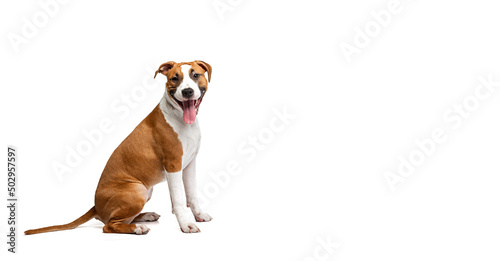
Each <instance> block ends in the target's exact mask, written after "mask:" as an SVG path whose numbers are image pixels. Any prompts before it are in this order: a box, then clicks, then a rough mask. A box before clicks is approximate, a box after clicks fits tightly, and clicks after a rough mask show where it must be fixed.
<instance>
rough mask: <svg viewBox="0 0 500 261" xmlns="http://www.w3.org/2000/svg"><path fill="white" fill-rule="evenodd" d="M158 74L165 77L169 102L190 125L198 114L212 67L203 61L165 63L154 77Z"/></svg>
mask: <svg viewBox="0 0 500 261" xmlns="http://www.w3.org/2000/svg"><path fill="white" fill-rule="evenodd" d="M205 72H206V73H207V75H208V81H207V79H206V78H205ZM158 73H161V74H163V75H165V76H166V77H167V83H166V86H167V94H168V96H169V97H170V99H169V102H170V103H171V104H173V105H174V107H175V108H176V109H178V110H181V111H182V113H183V119H184V122H186V123H187V124H192V123H193V122H194V121H195V119H196V115H197V114H198V109H199V107H200V104H201V100H202V99H203V96H204V95H205V93H206V92H207V89H208V82H210V77H211V75H212V67H211V66H210V65H209V64H208V63H206V62H203V61H194V62H184V63H176V62H167V63H164V64H162V65H160V67H159V68H158V70H157V71H156V73H155V77H156V75H157V74H158Z"/></svg>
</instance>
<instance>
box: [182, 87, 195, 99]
mask: <svg viewBox="0 0 500 261" xmlns="http://www.w3.org/2000/svg"><path fill="white" fill-rule="evenodd" d="M193 94H194V90H193V88H186V89H184V90H182V97H184V98H191V96H193Z"/></svg>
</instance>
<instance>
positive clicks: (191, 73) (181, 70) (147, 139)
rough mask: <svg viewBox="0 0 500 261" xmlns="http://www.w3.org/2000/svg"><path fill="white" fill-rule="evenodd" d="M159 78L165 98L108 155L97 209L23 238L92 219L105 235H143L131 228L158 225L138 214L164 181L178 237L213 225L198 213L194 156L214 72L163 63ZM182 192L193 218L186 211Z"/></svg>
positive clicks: (191, 65) (202, 65) (196, 64)
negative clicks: (206, 224) (148, 223)
mask: <svg viewBox="0 0 500 261" xmlns="http://www.w3.org/2000/svg"><path fill="white" fill-rule="evenodd" d="M158 73H161V74H163V75H165V76H166V77H167V82H166V91H165V94H164V95H163V98H162V99H161V101H160V103H159V104H158V105H157V106H156V108H154V110H153V111H152V112H151V113H150V114H149V115H148V116H147V117H146V118H145V119H144V120H143V121H142V122H141V123H139V125H138V126H137V127H136V128H135V129H134V131H132V133H130V135H129V136H128V137H127V138H125V140H124V141H123V142H122V143H121V144H120V145H119V146H118V147H117V148H116V149H115V151H114V152H113V154H111V157H110V158H109V160H108V162H107V163H106V166H105V167H104V170H103V172H102V175H101V178H100V180H99V184H98V185H97V189H96V193H95V205H94V206H93V207H92V208H91V209H90V210H89V211H88V212H87V213H85V214H84V215H83V216H81V217H80V218H78V219H76V220H75V221H73V222H71V223H68V224H66V225H58V226H51V227H45V228H39V229H33V230H27V231H25V234H26V235H31V234H37V233H44V232H51V231H60V230H67V229H73V228H76V227H77V226H79V225H81V224H83V223H85V222H87V221H89V220H90V219H92V218H96V219H98V220H100V221H102V222H103V223H104V224H105V225H104V227H103V231H104V232H105V233H132V234H137V235H141V234H146V233H148V232H149V228H148V227H147V226H145V225H143V224H134V222H140V221H156V220H158V218H159V217H160V216H159V215H158V214H156V213H154V212H148V213H141V211H142V209H143V207H144V205H145V204H146V202H147V201H148V200H149V199H150V198H151V194H152V192H153V186H154V185H156V184H158V183H160V182H162V181H165V180H167V182H168V188H169V191H170V199H171V201H172V212H173V213H174V214H175V216H176V217H177V221H178V222H179V226H180V228H181V230H182V232H185V233H196V232H200V229H198V227H197V226H196V225H195V222H194V220H196V221H198V222H205V221H210V220H212V218H211V217H210V215H208V214H207V213H204V212H203V211H202V209H201V208H200V206H199V203H198V199H197V195H196V155H197V154H198V150H199V148H200V128H199V125H198V122H197V120H196V115H197V113H198V109H199V107H200V104H201V101H202V99H203V96H204V95H205V93H206V91H207V88H208V82H210V77H211V75H212V67H211V66H210V65H209V64H208V63H206V62H203V61H193V62H183V63H175V62H167V63H164V64H162V65H160V67H159V68H158V70H157V71H156V73H155V77H156V75H157V74H158ZM205 73H207V76H208V81H207V79H206V78H205ZM183 188H184V190H185V193H186V201H187V207H189V208H190V209H191V212H192V214H193V216H194V218H193V217H192V216H191V214H189V211H188V210H187V209H186V208H185V207H184V206H185V204H186V202H184V198H183V195H182V193H183Z"/></svg>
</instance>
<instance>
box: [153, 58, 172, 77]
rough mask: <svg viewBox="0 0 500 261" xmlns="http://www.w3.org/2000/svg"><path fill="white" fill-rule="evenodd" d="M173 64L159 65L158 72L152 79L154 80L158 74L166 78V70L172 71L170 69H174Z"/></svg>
mask: <svg viewBox="0 0 500 261" xmlns="http://www.w3.org/2000/svg"><path fill="white" fill-rule="evenodd" d="M174 64H175V62H166V63H164V64H162V65H160V67H159V68H158V70H157V71H156V72H155V77H153V78H156V75H157V74H158V73H161V74H163V75H165V76H167V72H168V70H170V69H172V67H174Z"/></svg>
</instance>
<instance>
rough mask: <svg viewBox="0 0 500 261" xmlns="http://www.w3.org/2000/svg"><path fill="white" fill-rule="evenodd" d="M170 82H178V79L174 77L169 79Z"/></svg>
mask: <svg viewBox="0 0 500 261" xmlns="http://www.w3.org/2000/svg"><path fill="white" fill-rule="evenodd" d="M170 80H171V81H173V82H176V81H178V80H179V77H177V76H174V77H172V78H170Z"/></svg>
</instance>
